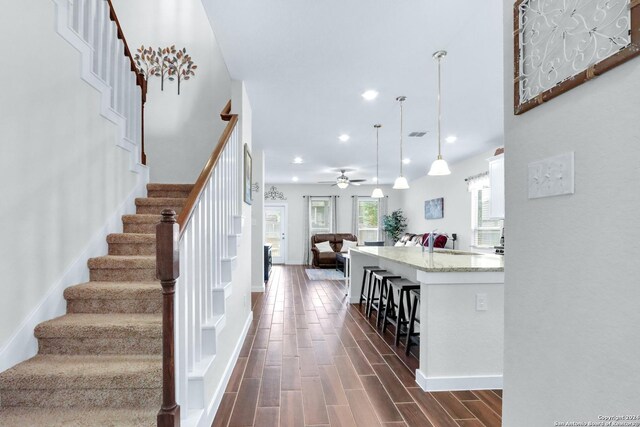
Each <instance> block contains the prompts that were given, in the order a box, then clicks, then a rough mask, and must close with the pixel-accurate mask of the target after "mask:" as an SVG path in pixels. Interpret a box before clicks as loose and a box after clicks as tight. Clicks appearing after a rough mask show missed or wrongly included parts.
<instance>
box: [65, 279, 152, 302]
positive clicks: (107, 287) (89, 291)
mask: <svg viewBox="0 0 640 427" xmlns="http://www.w3.org/2000/svg"><path fill="white" fill-rule="evenodd" d="M64 298H65V299H66V300H72V299H109V300H111V299H117V300H128V299H145V300H146V299H162V286H160V283H159V282H87V283H82V284H80V285H75V286H71V287H69V288H67V289H65V290H64Z"/></svg>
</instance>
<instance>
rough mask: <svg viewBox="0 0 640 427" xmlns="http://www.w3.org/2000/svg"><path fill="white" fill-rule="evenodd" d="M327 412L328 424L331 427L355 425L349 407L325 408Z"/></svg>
mask: <svg viewBox="0 0 640 427" xmlns="http://www.w3.org/2000/svg"><path fill="white" fill-rule="evenodd" d="M345 399H346V396H345ZM327 411H328V412H329V424H330V425H331V427H354V426H355V425H356V421H355V420H354V419H353V414H352V413H351V408H349V405H344V406H327Z"/></svg>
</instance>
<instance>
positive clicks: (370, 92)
mask: <svg viewBox="0 0 640 427" xmlns="http://www.w3.org/2000/svg"><path fill="white" fill-rule="evenodd" d="M362 97H363V98H364V99H366V100H367V101H373V100H374V99H376V98H377V97H378V91H376V90H368V91H366V92H364V93H363V94H362Z"/></svg>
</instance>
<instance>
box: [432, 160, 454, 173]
mask: <svg viewBox="0 0 640 427" xmlns="http://www.w3.org/2000/svg"><path fill="white" fill-rule="evenodd" d="M429 175H431V176H442V175H451V171H450V170H449V165H448V164H447V162H446V161H445V160H444V159H443V158H442V156H438V158H437V159H435V160H434V161H433V163H431V169H429Z"/></svg>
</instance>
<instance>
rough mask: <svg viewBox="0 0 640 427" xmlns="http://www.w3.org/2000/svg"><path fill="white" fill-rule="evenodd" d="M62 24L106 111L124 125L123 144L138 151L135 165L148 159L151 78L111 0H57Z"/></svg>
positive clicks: (120, 142) (59, 25)
mask: <svg viewBox="0 0 640 427" xmlns="http://www.w3.org/2000/svg"><path fill="white" fill-rule="evenodd" d="M53 2H54V3H55V5H56V11H57V23H56V30H57V32H58V34H60V35H61V36H62V38H64V39H65V40H66V41H67V42H69V43H70V44H71V45H72V46H73V47H75V48H76V49H77V50H78V51H80V53H81V54H82V78H83V80H85V81H86V82H87V83H89V84H90V85H91V86H93V87H94V88H95V89H97V90H98V91H100V92H101V93H102V97H101V106H100V109H101V114H102V116H104V117H105V118H106V119H108V120H109V121H111V122H113V123H114V124H116V125H117V126H118V128H119V130H120V135H119V139H118V146H120V147H122V148H124V149H126V150H127V151H130V152H131V153H133V156H132V157H133V159H132V161H131V165H130V168H131V170H134V171H136V172H138V171H139V170H138V168H137V167H136V165H137V164H138V163H141V164H145V163H146V159H145V155H144V130H143V109H144V102H145V98H146V91H147V89H146V82H145V80H144V77H142V75H140V74H138V73H137V70H136V66H135V63H134V61H133V57H132V56H131V52H130V50H129V47H128V46H127V42H126V40H125V38H124V33H123V32H122V28H120V24H119V23H118V19H117V16H116V14H115V11H114V9H113V5H112V4H111V2H110V1H109V0H53Z"/></svg>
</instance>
